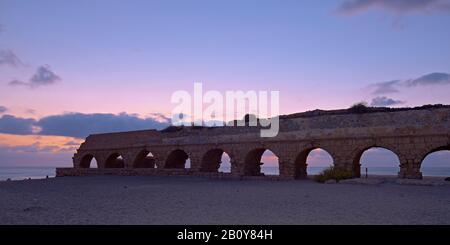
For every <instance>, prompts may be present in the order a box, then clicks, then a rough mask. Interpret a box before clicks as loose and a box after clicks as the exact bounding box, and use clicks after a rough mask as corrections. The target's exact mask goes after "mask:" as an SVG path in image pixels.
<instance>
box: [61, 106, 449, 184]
mask: <svg viewBox="0 0 450 245" xmlns="http://www.w3.org/2000/svg"><path fill="white" fill-rule="evenodd" d="M372 147H382V148H386V149H388V150H391V151H392V152H394V153H395V154H396V155H397V156H398V158H399V161H400V166H399V172H398V177H399V178H410V179H421V178H422V173H421V171H420V169H421V164H422V161H423V160H424V158H425V157H426V156H427V155H428V154H430V153H433V152H435V151H439V150H450V107H448V106H432V107H420V108H402V109H372V110H371V111H370V110H369V111H367V112H363V113H361V112H358V113H352V112H351V111H350V110H335V111H319V110H316V111H311V112H305V113H297V114H292V115H287V116H281V117H280V132H279V134H278V135H277V136H276V137H273V138H261V137H260V128H258V127H249V126H246V127H213V128H207V127H184V128H175V129H174V130H166V131H157V130H145V131H132V132H120V133H107V134H94V135H90V136H88V137H87V138H86V140H85V142H84V143H82V144H81V146H80V147H79V149H78V150H77V152H76V153H75V154H74V156H73V168H59V169H57V176H79V175H98V174H116V175H162V176H165V175H186V176H213V177H214V176H216V177H221V178H244V179H245V178H250V179H251V178H258V176H262V174H261V168H260V165H261V157H262V154H263V152H264V151H265V150H270V151H272V152H273V153H274V154H275V155H276V156H277V157H278V159H279V161H278V162H279V173H280V174H279V176H278V177H276V178H275V177H271V178H275V179H301V178H305V177H306V175H307V164H306V159H307V156H308V154H309V153H310V152H311V151H312V150H314V149H318V148H320V149H323V150H325V151H327V152H328V153H329V154H330V155H331V156H332V158H333V164H334V166H335V167H337V168H342V169H345V170H350V171H352V172H353V174H354V176H355V177H359V175H360V166H361V165H360V158H361V156H362V154H363V153H364V151H366V150H368V149H370V148H372ZM224 152H226V153H227V154H228V155H229V156H230V160H231V173H227V174H224V173H219V167H220V164H221V156H222V154H223V153H224ZM94 158H95V160H96V161H97V165H98V168H97V169H94V168H91V161H92V159H94ZM187 159H190V167H189V168H186V162H187ZM449 161H450V160H449ZM449 164H450V163H449Z"/></svg>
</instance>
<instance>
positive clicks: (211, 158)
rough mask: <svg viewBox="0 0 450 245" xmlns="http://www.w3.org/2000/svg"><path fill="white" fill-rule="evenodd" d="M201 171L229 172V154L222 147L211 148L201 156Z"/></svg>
mask: <svg viewBox="0 0 450 245" xmlns="http://www.w3.org/2000/svg"><path fill="white" fill-rule="evenodd" d="M200 171H201V172H219V171H220V172H228V173H229V172H231V163H230V156H229V155H228V154H227V153H226V152H224V151H223V150H222V149H212V150H209V151H208V152H206V154H205V155H204V156H203V158H202V165H201V167H200Z"/></svg>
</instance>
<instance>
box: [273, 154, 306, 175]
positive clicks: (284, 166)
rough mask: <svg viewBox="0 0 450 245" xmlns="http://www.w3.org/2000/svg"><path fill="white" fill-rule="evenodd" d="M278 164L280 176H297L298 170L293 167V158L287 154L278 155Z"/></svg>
mask: <svg viewBox="0 0 450 245" xmlns="http://www.w3.org/2000/svg"><path fill="white" fill-rule="evenodd" d="M278 164H279V167H280V178H282V179H295V178H296V177H298V176H297V175H298V172H297V171H296V168H295V158H293V157H289V156H280V157H278ZM305 173H306V169H305ZM305 177H306V175H305Z"/></svg>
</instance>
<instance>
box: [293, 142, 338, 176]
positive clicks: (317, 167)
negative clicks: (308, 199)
mask: <svg viewBox="0 0 450 245" xmlns="http://www.w3.org/2000/svg"><path fill="white" fill-rule="evenodd" d="M333 164H334V160H333V157H332V156H331V155H330V153H328V152H327V151H326V150H324V149H322V148H310V149H307V150H304V151H303V152H301V153H300V154H298V156H297V158H296V159H295V177H296V178H298V179H303V178H307V176H308V174H310V175H314V174H318V173H320V172H321V171H322V170H324V169H326V168H328V167H330V166H333Z"/></svg>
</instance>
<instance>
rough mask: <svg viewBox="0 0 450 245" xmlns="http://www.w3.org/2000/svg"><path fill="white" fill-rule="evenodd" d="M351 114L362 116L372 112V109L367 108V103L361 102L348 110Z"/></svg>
mask: <svg viewBox="0 0 450 245" xmlns="http://www.w3.org/2000/svg"><path fill="white" fill-rule="evenodd" d="M347 111H349V112H350V113H355V114H362V113H366V112H369V111H370V108H369V107H368V106H367V103H366V102H359V103H356V104H354V105H352V106H351V107H350V108H348V109H347Z"/></svg>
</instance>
